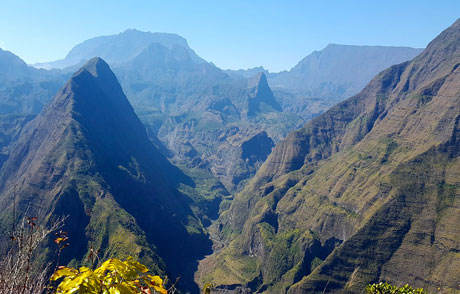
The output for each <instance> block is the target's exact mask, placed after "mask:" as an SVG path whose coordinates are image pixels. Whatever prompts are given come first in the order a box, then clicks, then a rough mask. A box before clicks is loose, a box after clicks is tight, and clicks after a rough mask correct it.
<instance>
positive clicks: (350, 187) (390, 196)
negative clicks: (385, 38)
mask: <svg viewBox="0 0 460 294" xmlns="http://www.w3.org/2000/svg"><path fill="white" fill-rule="evenodd" d="M459 24H460V20H459V21H457V22H456V23H454V24H453V25H452V26H451V27H449V28H448V29H446V30H445V31H444V32H442V33H441V34H440V35H439V36H438V37H436V38H435V39H434V40H433V41H432V42H431V43H430V44H429V46H428V47H427V48H426V49H425V50H424V52H423V53H421V54H420V55H419V56H418V57H416V58H415V59H414V60H412V61H408V62H405V63H402V64H398V65H394V66H392V67H390V68H388V69H387V70H385V71H383V72H382V73H380V74H379V75H377V76H376V77H375V78H374V79H373V80H372V81H371V82H370V83H369V84H368V85H367V86H366V87H365V88H364V89H363V90H362V91H361V92H360V93H359V94H357V95H356V96H353V97H351V98H349V99H347V100H345V101H344V102H341V103H339V104H338V105H337V106H335V107H333V108H332V109H330V110H329V111H327V112H325V113H324V114H322V115H320V116H319V117H317V118H315V119H313V120H311V121H310V122H308V123H307V124H306V125H305V126H304V127H303V128H301V129H300V130H297V131H294V132H292V133H291V134H290V135H288V136H287V137H286V139H285V140H284V141H283V142H282V143H280V144H277V146H276V147H275V149H274V151H273V152H272V153H271V155H270V156H269V157H268V159H267V160H266V161H265V162H264V164H263V165H262V167H261V168H260V169H259V171H258V172H257V173H256V176H255V177H254V178H253V179H252V180H251V182H250V183H249V184H248V185H247V186H246V187H245V188H244V189H243V191H242V192H240V193H239V194H237V195H236V196H235V199H234V202H233V203H232V205H231V207H230V209H229V210H227V211H226V212H224V213H223V214H222V215H221V217H220V218H219V221H218V223H217V225H216V227H217V233H218V234H220V236H221V238H223V240H224V242H229V245H228V246H227V248H226V249H225V250H223V251H221V252H218V253H216V254H215V255H214V256H211V257H208V258H206V259H205V262H204V263H203V264H208V265H209V264H213V267H212V268H210V269H209V268H204V267H200V268H199V272H200V274H202V275H203V276H204V277H205V278H206V279H207V280H211V281H213V282H215V283H217V284H223V285H229V284H240V285H242V286H243V287H249V288H250V289H252V290H253V291H259V292H261V293H322V292H323V291H324V289H325V288H327V290H328V291H329V292H331V293H343V292H346V293H354V292H359V291H362V289H363V287H364V286H365V285H366V284H368V283H372V282H376V281H379V280H387V281H389V282H392V283H396V284H398V283H410V284H412V285H414V286H416V287H423V288H426V289H428V290H429V291H431V290H433V291H435V290H436V289H438V288H440V287H441V288H442V289H444V290H446V291H455V290H456V289H457V285H458V277H457V276H456V275H455V274H452V273H453V272H449V270H447V269H451V270H453V269H454V268H458V267H459V266H460V259H459V258H458V257H456V256H454V255H452V254H451V253H450V252H451V250H455V248H457V247H458V246H460V244H458V242H457V241H455V240H458V236H459V233H460V232H458V230H456V228H452V227H451V226H452V224H454V223H455V222H456V215H458V209H457V207H458V202H459V199H460V198H459V197H458V195H459V194H458V193H459V190H458V187H460V184H459V182H458V170H457V168H458V164H459V160H458V154H459V152H458V150H459V149H460V146H459V145H458V139H457V136H458V122H459V119H460V103H459V99H460V92H459V90H458V89H459V87H458V85H459V84H460V76H459V74H460V71H459V70H460V69H459V66H458V64H459V62H460V54H459V53H460V42H459V41H458V40H460V38H459V36H460V25H459ZM448 228H451V229H450V230H449V229H448ZM412 256H416V257H412ZM433 256H436V257H435V258H434V257H433ZM432 257H433V258H432ZM230 260H232V262H230ZM280 260H282V261H283V262H282V263H280ZM224 261H225V262H224ZM401 269H404V270H401ZM446 271H447V272H446ZM224 272H227V273H229V272H231V273H233V274H231V275H227V276H225V275H222V273H224ZM242 273H244V275H243V274H242ZM224 287H225V286H224ZM457 290H458V289H457Z"/></svg>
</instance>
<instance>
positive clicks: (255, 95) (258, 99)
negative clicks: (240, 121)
mask: <svg viewBox="0 0 460 294" xmlns="http://www.w3.org/2000/svg"><path fill="white" fill-rule="evenodd" d="M248 88H249V89H250V97H251V99H250V100H249V108H248V115H249V116H254V115H256V113H260V112H263V108H265V107H261V103H263V104H265V105H267V106H268V107H269V111H281V106H280V105H279V104H278V102H277V101H276V99H275V97H274V96H273V92H272V90H271V89H270V86H269V85H268V82H267V77H266V76H265V73H263V72H259V73H257V74H256V75H255V76H254V77H252V78H250V79H248ZM266 110H267V109H266Z"/></svg>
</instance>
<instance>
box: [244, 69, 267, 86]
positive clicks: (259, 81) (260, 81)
mask: <svg viewBox="0 0 460 294" xmlns="http://www.w3.org/2000/svg"><path fill="white" fill-rule="evenodd" d="M254 87H257V88H261V87H262V88H267V87H269V86H268V82H267V77H266V76H265V73H263V72H259V73H257V74H256V75H254V76H253V77H252V78H250V79H248V88H254Z"/></svg>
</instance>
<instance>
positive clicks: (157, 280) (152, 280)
mask: <svg viewBox="0 0 460 294" xmlns="http://www.w3.org/2000/svg"><path fill="white" fill-rule="evenodd" d="M147 277H149V278H150V283H152V284H153V285H155V286H160V287H163V279H162V278H160V276H151V275H147Z"/></svg>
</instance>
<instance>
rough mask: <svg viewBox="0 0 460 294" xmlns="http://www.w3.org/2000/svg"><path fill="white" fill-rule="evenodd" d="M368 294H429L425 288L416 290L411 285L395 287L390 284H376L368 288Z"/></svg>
mask: <svg viewBox="0 0 460 294" xmlns="http://www.w3.org/2000/svg"><path fill="white" fill-rule="evenodd" d="M366 294H427V293H426V292H425V291H424V290H423V288H418V289H414V288H412V287H411V286H409V285H407V284H406V285H404V286H403V287H400V288H399V287H397V286H393V285H391V284H388V283H383V282H380V283H376V284H371V285H368V286H367V287H366Z"/></svg>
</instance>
